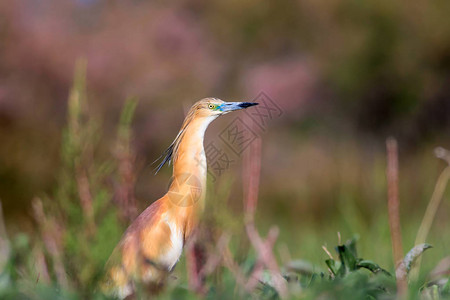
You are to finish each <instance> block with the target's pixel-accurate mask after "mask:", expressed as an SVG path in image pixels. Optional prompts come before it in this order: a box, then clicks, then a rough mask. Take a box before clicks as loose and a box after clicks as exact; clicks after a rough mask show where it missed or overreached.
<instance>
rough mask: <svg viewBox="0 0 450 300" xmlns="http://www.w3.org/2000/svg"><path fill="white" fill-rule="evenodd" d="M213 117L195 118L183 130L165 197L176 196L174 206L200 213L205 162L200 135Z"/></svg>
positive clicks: (205, 172)
mask: <svg viewBox="0 0 450 300" xmlns="http://www.w3.org/2000/svg"><path fill="white" fill-rule="evenodd" d="M214 119H215V118H214V117H203V118H196V119H193V120H192V121H191V123H190V124H189V125H188V126H187V127H186V128H185V132H184V136H183V138H182V140H181V141H180V144H179V146H178V151H177V156H176V157H175V160H174V163H173V181H172V184H171V186H170V188H169V193H172V195H175V194H177V201H175V202H178V205H180V206H185V207H189V206H195V207H197V208H198V209H200V210H203V207H204V201H205V195H206V177H207V162H206V155H205V150H204V147H203V141H204V135H205V131H206V129H207V127H208V125H209V124H210V123H211V122H212V121H213V120H214Z"/></svg>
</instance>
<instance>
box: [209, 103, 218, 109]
mask: <svg viewBox="0 0 450 300" xmlns="http://www.w3.org/2000/svg"><path fill="white" fill-rule="evenodd" d="M215 107H216V106H215V105H214V104H208V108H209V109H214V108H215Z"/></svg>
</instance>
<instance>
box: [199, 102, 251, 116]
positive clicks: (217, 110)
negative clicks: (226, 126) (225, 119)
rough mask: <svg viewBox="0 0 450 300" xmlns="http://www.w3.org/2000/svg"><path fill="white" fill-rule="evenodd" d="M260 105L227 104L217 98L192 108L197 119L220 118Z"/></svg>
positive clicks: (249, 103)
mask: <svg viewBox="0 0 450 300" xmlns="http://www.w3.org/2000/svg"><path fill="white" fill-rule="evenodd" d="M254 105H258V103H254V102H225V101H222V100H220V99H217V98H205V99H202V100H200V101H198V102H197V103H195V104H194V105H193V106H192V109H193V110H194V113H195V115H196V116H197V117H209V116H214V117H218V116H221V115H224V114H227V113H229V112H232V111H236V110H240V109H244V108H247V107H250V106H254Z"/></svg>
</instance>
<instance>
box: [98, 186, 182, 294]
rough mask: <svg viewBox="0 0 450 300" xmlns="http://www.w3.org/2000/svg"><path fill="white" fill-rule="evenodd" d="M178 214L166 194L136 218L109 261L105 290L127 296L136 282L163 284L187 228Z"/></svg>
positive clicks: (175, 258) (157, 286)
mask: <svg viewBox="0 0 450 300" xmlns="http://www.w3.org/2000/svg"><path fill="white" fill-rule="evenodd" d="M175 216H176V214H174V213H173V208H172V207H171V205H170V203H168V201H167V195H166V196H164V197H162V198H161V199H159V200H158V201H156V202H154V203H153V204H152V205H150V206H149V207H148V208H147V209H146V210H144V211H143V212H142V213H141V214H140V215H139V216H138V217H137V218H136V220H135V221H134V222H133V223H132V224H131V225H130V226H129V227H128V229H127V231H126V232H125V234H124V235H123V237H122V239H121V241H120V243H119V244H118V246H117V247H116V249H115V250H114V252H113V254H112V255H111V258H110V260H109V261H108V264H107V273H106V278H105V281H104V283H103V284H102V289H103V290H104V291H106V292H107V293H109V294H114V295H116V296H118V297H120V298H125V297H127V296H128V295H130V294H132V293H133V291H134V289H135V286H134V282H140V283H142V284H143V285H144V286H146V287H148V288H150V289H152V290H154V289H158V288H159V287H161V286H162V285H163V283H164V281H165V279H166V277H167V275H168V273H169V272H170V271H171V270H172V268H173V267H174V266H175V264H176V263H177V261H178V259H179V258H180V255H181V253H182V250H183V244H184V235H185V232H184V229H185V228H184V226H183V224H180V222H179V220H177V218H175Z"/></svg>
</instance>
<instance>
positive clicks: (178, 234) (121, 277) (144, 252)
mask: <svg viewBox="0 0 450 300" xmlns="http://www.w3.org/2000/svg"><path fill="white" fill-rule="evenodd" d="M254 105H258V103H256V102H225V101H222V100H220V99H217V98H204V99H202V100H200V101H198V102H196V103H195V104H194V105H193V106H192V107H191V109H190V110H189V112H188V113H187V115H186V117H185V119H184V122H183V124H182V126H181V129H180V131H179V132H178V134H177V135H176V137H175V139H174V141H173V142H172V144H170V146H169V147H168V148H167V149H166V150H165V151H164V152H163V155H162V156H161V157H160V159H162V161H161V163H160V164H159V165H158V167H157V168H156V173H157V172H158V171H159V170H160V169H161V168H162V167H163V166H164V165H165V164H168V165H170V163H172V165H173V176H172V179H171V183H170V185H169V189H168V191H167V193H166V194H165V195H164V196H162V197H161V198H160V199H158V200H156V201H155V202H153V203H152V204H151V205H150V206H148V207H147V208H146V209H145V210H144V211H143V212H142V213H141V214H140V215H139V216H138V217H137V218H136V219H135V220H134V221H133V222H132V223H131V225H130V226H129V227H128V228H127V230H126V231H125V233H124V234H123V236H122V238H121V240H120V242H119V243H118V245H117V246H116V248H115V250H114V251H113V254H112V255H111V257H110V259H109V260H108V263H107V267H106V276H105V279H104V281H103V283H102V290H103V291H105V292H106V293H107V294H110V295H114V296H116V297H118V298H120V299H125V298H127V297H129V296H132V295H133V294H134V293H135V291H136V287H137V286H139V287H143V288H145V289H146V290H149V291H157V290H160V289H161V288H162V287H163V286H164V282H165V281H166V279H167V277H168V275H169V274H170V272H171V271H172V270H173V268H174V267H175V265H176V263H177V262H178V260H179V258H180V256H181V254H182V251H183V247H184V245H185V243H186V241H187V240H188V239H189V238H190V237H191V236H192V234H193V232H194V230H195V228H196V227H197V225H198V223H199V218H200V216H201V213H202V212H203V210H204V207H205V198H206V180H207V161H206V154H205V150H204V146H203V142H204V135H205V131H206V129H207V128H208V125H209V124H210V123H211V122H212V121H214V120H215V119H216V118H218V117H219V116H222V115H225V114H228V113H230V112H233V111H237V110H241V109H245V108H248V107H251V106H254Z"/></svg>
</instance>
